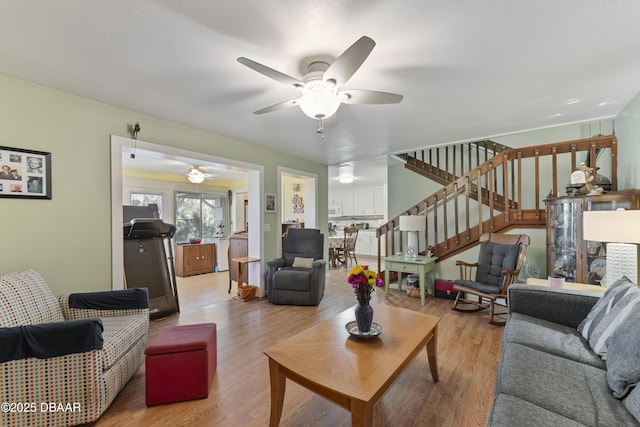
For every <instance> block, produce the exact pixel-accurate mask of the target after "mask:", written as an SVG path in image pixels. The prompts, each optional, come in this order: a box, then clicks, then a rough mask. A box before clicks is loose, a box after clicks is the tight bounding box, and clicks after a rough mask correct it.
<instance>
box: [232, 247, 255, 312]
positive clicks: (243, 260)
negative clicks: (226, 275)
mask: <svg viewBox="0 0 640 427" xmlns="http://www.w3.org/2000/svg"><path fill="white" fill-rule="evenodd" d="M231 261H235V262H237V263H238V296H237V297H234V298H235V299H239V300H240V301H250V300H252V299H256V298H258V296H256V293H255V292H253V293H250V294H249V295H248V296H246V297H243V296H241V293H240V290H241V289H242V288H246V287H249V286H251V285H249V284H246V285H245V284H244V266H245V265H246V264H250V263H252V262H258V261H260V258H251V257H247V256H245V257H241V258H233V259H232V260H231ZM255 288H256V290H257V287H255ZM228 293H231V282H229V290H228Z"/></svg>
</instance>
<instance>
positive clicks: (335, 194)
mask: <svg viewBox="0 0 640 427" xmlns="http://www.w3.org/2000/svg"><path fill="white" fill-rule="evenodd" d="M329 206H340V207H342V190H331V191H329Z"/></svg>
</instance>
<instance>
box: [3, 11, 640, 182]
mask: <svg viewBox="0 0 640 427" xmlns="http://www.w3.org/2000/svg"><path fill="white" fill-rule="evenodd" d="M0 10H1V11H2V12H1V13H0V35H1V37H0V73H1V74H5V75H8V76H13V77H17V78H20V79H24V80H28V81H33V82H36V83H39V84H42V85H45V86H49V87H53V88H57V89H60V90H63V91H66V92H70V93H74V94H78V95H82V96H85V97H89V98H92V99H96V100H99V101H102V102H106V103H109V104H114V105H118V106H122V107H125V108H128V109H132V110H135V111H140V112H144V113H148V114H152V115H156V116H158V117H162V118H166V119H169V120H173V121H176V122H180V123H184V124H187V125H191V126H194V127H196V128H200V129H205V130H208V131H211V132H214V133H217V134H221V135H226V136H230V137H233V138H236V139H239V140H244V141H248V142H251V143H254V144H259V145H264V146H268V147H272V148H274V149H277V150H282V151H286V152H290V153H293V154H296V155H298V156H301V157H304V158H308V159H311V160H314V161H317V162H321V163H324V164H329V165H336V164H338V163H341V162H346V161H353V160H356V159H360V160H363V159H376V158H384V157H385V156H386V155H388V154H391V153H398V152H403V151H407V150H411V149H413V148H417V147H424V146H430V145H440V144H445V143H450V142H456V141H468V140H474V139H480V138H485V137H492V136H497V135H502V134H508V133H514V132H520V131H525V130H530V129H536V128H541V127H548V126H556V125H560V124H566V123H574V122H582V121H588V120H595V119H599V118H606V117H614V116H616V115H617V114H618V113H619V112H620V111H621V109H622V108H623V107H624V106H625V105H626V104H627V103H628V101H629V100H630V99H631V98H632V97H633V96H634V95H635V94H637V93H638V91H639V90H640V78H639V77H640V55H638V52H639V51H640V1H637V0H562V1H558V0H538V1H522V0H521V1H513V0H485V1H477V0H459V1H448V2H447V1H436V0H403V1H402V2H399V1H393V0H371V1H340V0H327V1H317V0H313V1H312V0H279V1H264V0H260V1H256V0H234V1H222V0H217V1H211V0H191V1H185V0H154V1H152V0H137V1H130V0H110V1H102V0H66V1H61V2H53V1H46V0H41V1H36V0H34V1H15V0H0ZM363 35H367V36H369V37H371V38H372V39H373V40H375V41H376V42H377V46H376V47H375V48H374V49H373V52H372V53H371V55H370V56H369V58H368V59H367V60H366V61H365V63H364V64H363V66H362V67H361V68H360V69H359V70H358V71H357V72H356V73H355V75H354V76H353V77H352V78H351V80H350V81H349V82H348V83H347V84H346V85H345V86H344V87H345V88H349V89H372V90H380V91H387V92H394V93H399V94H403V95H404V100H403V101H402V103H400V104H395V105H373V106H369V105H342V106H341V107H340V109H339V110H338V114H337V124H336V126H335V127H332V128H330V129H328V130H327V131H326V133H325V135H324V138H322V137H321V136H320V135H318V134H317V133H316V127H317V123H316V122H314V121H313V120H311V119H309V118H307V117H306V116H305V115H304V114H303V113H302V112H301V111H300V110H299V109H298V108H297V107H294V108H291V109H287V110H281V111H276V112H273V113H269V114H264V115H254V114H252V112H253V111H255V110H257V109H260V108H262V107H266V106H269V105H272V104H275V103H277V102H280V101H285V100H288V99H292V98H295V97H297V96H298V93H297V92H296V90H294V89H292V88H289V87H286V86H284V85H281V84H279V83H277V82H275V81H273V80H271V79H268V78H266V77H264V76H263V75H261V74H258V73H256V72H255V71H252V70H250V69H248V68H247V67H244V66H243V65H241V64H239V63H238V62H237V61H236V58H237V57H239V56H245V57H248V58H250V59H253V60H255V61H258V62H260V63H262V64H265V65H267V66H269V67H272V68H274V69H276V70H279V71H281V72H283V73H285V74H288V75H291V76H294V77H297V78H300V77H302V76H303V74H304V71H303V67H304V65H305V64H306V63H307V62H308V61H309V60H310V59H313V58H317V57H319V56H322V57H328V58H335V57H337V56H338V55H340V54H341V53H342V52H343V51H344V50H345V49H346V48H347V47H349V46H350V45H351V44H352V43H353V42H355V41H356V40H357V39H358V38H359V37H361V36H363ZM131 119H132V120H135V119H136V118H135V117H132V118H131ZM141 127H142V131H141V133H140V138H141V139H144V129H145V124H144V123H141ZM185 173H186V172H185Z"/></svg>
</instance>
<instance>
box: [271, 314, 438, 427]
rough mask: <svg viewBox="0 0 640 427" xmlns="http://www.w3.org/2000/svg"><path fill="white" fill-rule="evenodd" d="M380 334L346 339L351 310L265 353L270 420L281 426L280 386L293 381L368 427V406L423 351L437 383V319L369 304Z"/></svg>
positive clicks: (370, 419)
mask: <svg viewBox="0 0 640 427" xmlns="http://www.w3.org/2000/svg"><path fill="white" fill-rule="evenodd" d="M372 306H373V309H374V315H373V321H374V322H376V323H379V324H380V325H381V326H382V328H383V331H382V334H381V335H380V336H378V337H376V338H372V339H368V340H363V339H356V338H354V337H351V336H350V335H349V333H348V332H347V331H346V329H345V324H346V323H347V322H349V321H352V320H354V319H355V316H354V309H353V307H352V308H350V309H347V310H345V311H343V312H342V313H340V314H338V315H337V316H336V317H334V318H332V319H328V320H325V321H323V322H321V323H319V324H317V325H315V326H313V327H312V328H310V329H307V330H306V331H304V332H301V333H300V334H298V335H295V336H293V337H291V338H288V339H286V340H284V341H282V342H279V343H277V344H275V345H274V346H272V347H270V348H268V349H267V350H266V351H265V352H264V354H266V355H267V357H268V358H269V376H270V379H271V419H270V421H269V425H270V426H271V427H275V426H277V425H278V424H279V423H280V417H281V415H282V405H283V403H284V392H285V381H286V379H287V378H289V379H290V380H292V381H295V382H296V383H298V384H300V385H302V386H304V387H306V388H308V389H309V390H311V391H313V392H314V393H316V394H319V395H320V396H322V397H324V398H326V399H328V400H330V401H332V402H334V403H336V404H337V405H339V406H341V407H343V408H345V409H346V410H348V411H351V425H352V426H371V425H372V423H373V406H374V405H375V404H376V403H377V402H378V401H379V400H380V398H382V396H384V394H385V393H386V391H387V390H388V389H389V387H391V385H392V384H393V383H394V381H395V380H396V379H397V378H398V377H399V376H400V374H401V373H402V372H403V371H404V369H405V368H406V367H407V366H408V365H409V363H410V362H411V361H412V359H413V358H414V357H415V356H416V355H417V354H418V353H419V352H420V351H421V349H423V348H425V347H426V350H427V356H428V359H429V368H430V370H431V377H432V378H433V381H434V382H437V381H438V366H437V359H436V347H437V339H438V322H439V321H440V318H438V317H434V316H430V315H428V314H423V313H419V312H416V311H411V310H406V309H403V308H397V307H393V306H388V305H381V304H372Z"/></svg>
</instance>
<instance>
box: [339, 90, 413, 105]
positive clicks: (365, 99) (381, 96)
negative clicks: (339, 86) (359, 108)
mask: <svg viewBox="0 0 640 427" xmlns="http://www.w3.org/2000/svg"><path fill="white" fill-rule="evenodd" d="M340 95H341V98H346V99H344V100H343V101H342V102H344V103H345V104H397V103H399V102H400V101H402V98H404V96H402V95H398V94H397V93H389V92H378V91H375V90H362V89H349V90H342V91H340Z"/></svg>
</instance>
